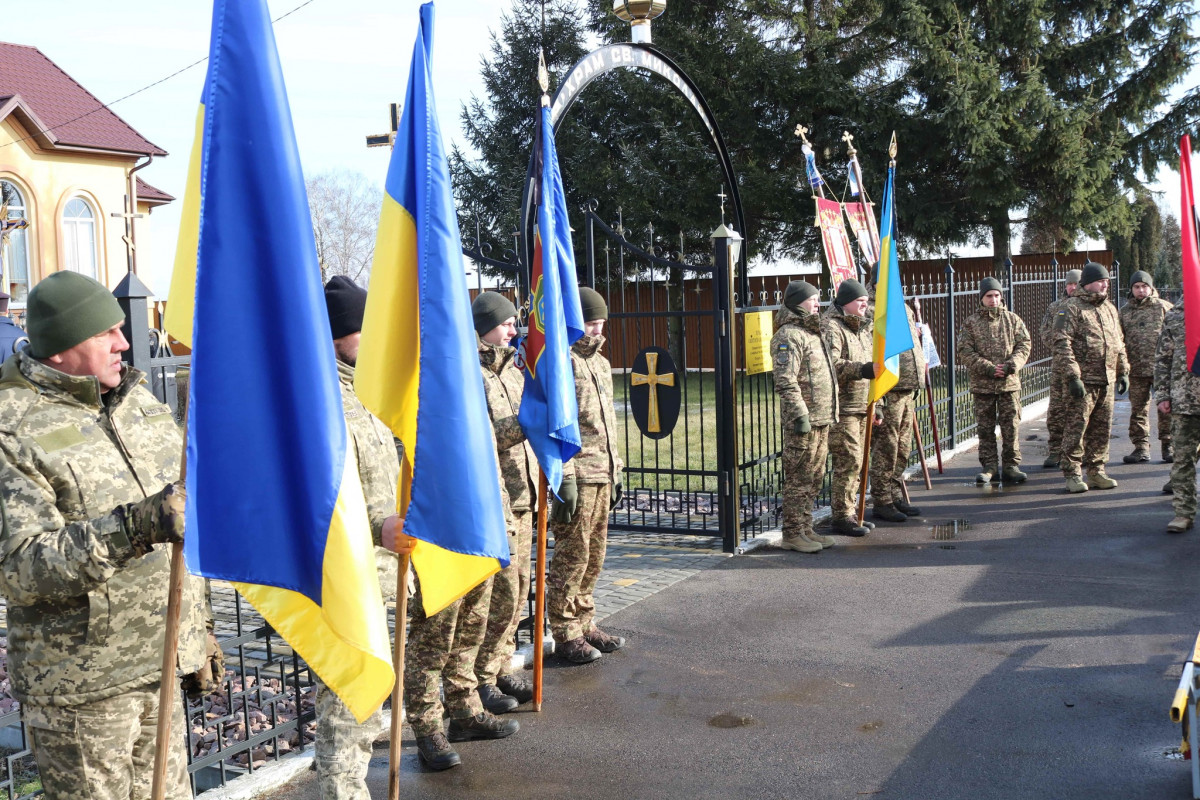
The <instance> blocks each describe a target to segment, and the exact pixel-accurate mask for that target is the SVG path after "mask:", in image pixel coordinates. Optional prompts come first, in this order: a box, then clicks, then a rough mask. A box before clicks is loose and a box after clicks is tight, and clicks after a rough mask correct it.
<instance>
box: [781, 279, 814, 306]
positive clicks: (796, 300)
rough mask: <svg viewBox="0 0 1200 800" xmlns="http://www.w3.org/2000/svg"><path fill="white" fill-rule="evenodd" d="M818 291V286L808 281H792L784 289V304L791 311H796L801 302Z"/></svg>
mask: <svg viewBox="0 0 1200 800" xmlns="http://www.w3.org/2000/svg"><path fill="white" fill-rule="evenodd" d="M816 293H817V287H815V286H813V285H812V284H811V283H809V282H808V281H799V280H797V281H792V282H791V283H789V284H788V285H787V288H786V289H784V290H783V304H784V305H785V306H787V307H788V310H789V311H793V312H794V311H796V309H798V308H800V304H801V303H803V302H804V301H805V300H807V299H808V298H810V297H812V296H814V295H815V294H816Z"/></svg>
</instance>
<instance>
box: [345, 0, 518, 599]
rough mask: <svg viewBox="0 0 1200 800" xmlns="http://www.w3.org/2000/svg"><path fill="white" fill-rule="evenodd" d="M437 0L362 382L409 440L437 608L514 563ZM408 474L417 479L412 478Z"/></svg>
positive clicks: (396, 181)
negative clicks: (447, 107) (436, 82)
mask: <svg viewBox="0 0 1200 800" xmlns="http://www.w3.org/2000/svg"><path fill="white" fill-rule="evenodd" d="M432 40H433V4H432V3H426V4H425V5H423V6H421V24H420V27H419V29H418V32H417V41H416V44H415V45H414V47H413V58H412V67H411V68H410V71H409V74H408V89H407V90H406V93H405V99H404V111H403V113H402V114H401V117H400V129H399V130H398V131H396V144H395V146H394V148H393V150H392V160H391V164H390V165H389V166H388V174H387V181H386V183H385V185H384V197H383V209H382V210H381V211H380V214H379V233H378V236H377V238H376V241H375V259H374V261H373V262H372V264H371V284H370V286H369V287H368V289H367V310H366V315H365V316H364V318H363V329H362V343H361V345H360V347H359V351H358V366H357V367H356V368H355V374H354V390H355V392H356V393H357V394H358V396H359V398H360V399H361V400H362V402H363V405H365V406H366V407H367V408H368V409H370V410H371V412H372V413H373V414H375V416H377V417H379V418H380V419H381V420H383V421H384V423H385V424H387V426H388V427H389V428H391V429H392V431H393V432H394V433H395V434H396V436H398V437H399V438H400V440H401V441H402V442H404V464H403V470H402V473H403V477H402V479H401V487H400V491H399V492H398V493H397V496H398V497H399V498H400V508H401V509H402V511H401V513H402V514H403V515H404V532H405V533H406V534H408V535H409V536H412V537H414V538H415V539H418V540H419V541H418V543H417V546H416V549H415V550H413V555H412V560H413V568H414V569H415V570H416V572H417V577H418V578H419V580H420V582H421V598H422V600H423V602H424V606H425V613H426V614H427V615H433V614H435V613H437V612H438V611H441V610H442V609H443V608H445V607H446V606H448V605H450V604H451V603H453V602H454V601H455V600H457V599H458V598H460V597H462V596H463V595H464V594H466V593H467V592H469V591H470V590H471V589H472V588H474V587H475V586H477V585H478V584H479V583H480V582H482V581H484V580H486V579H487V578H488V577H489V576H491V575H493V574H494V573H496V572H498V571H499V570H500V569H501V568H502V567H506V566H508V559H509V554H508V533H507V529H506V525H505V520H504V509H503V506H502V505H501V503H500V473H499V469H498V467H497V462H496V446H495V439H494V438H493V436H492V428H491V422H490V420H489V418H488V411H487V401H486V399H485V398H484V394H483V374H482V373H481V372H480V368H479V349H478V340H477V338H476V336H475V328H474V326H473V325H472V322H471V302H470V298H469V295H468V293H467V282H466V272H465V270H464V269H463V257H462V249H461V248H462V245H461V244H460V242H461V240H460V238H459V232H458V216H457V214H456V212H455V208H454V200H453V198H452V197H451V194H450V167H449V164H448V162H447V160H446V150H445V147H444V146H443V144H442V134H441V130H440V128H439V127H438V122H437V115H436V114H435V112H434V99H433V74H432V71H431V68H430V62H429V59H430V50H431V46H432ZM407 476H411V481H408V480H405V477H407Z"/></svg>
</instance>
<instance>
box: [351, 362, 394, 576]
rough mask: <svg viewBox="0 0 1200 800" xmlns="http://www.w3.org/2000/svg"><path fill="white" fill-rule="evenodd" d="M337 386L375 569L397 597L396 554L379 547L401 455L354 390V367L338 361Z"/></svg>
mask: <svg viewBox="0 0 1200 800" xmlns="http://www.w3.org/2000/svg"><path fill="white" fill-rule="evenodd" d="M337 370H338V386H339V388H340V389H341V391H342V414H343V415H344V416H345V417H346V428H347V430H349V431H350V442H351V443H352V444H353V445H354V456H355V458H357V459H358V480H359V482H360V483H361V484H362V489H363V497H364V498H365V499H366V501H367V518H368V519H369V520H370V521H371V540H372V541H374V542H375V568H376V570H377V571H378V573H379V588H380V589H381V590H382V591H383V597H384V599H385V600H391V599H392V598H394V597H395V596H396V570H397V568H398V567H399V564H400V560H399V557H398V556H397V555H396V554H395V553H393V552H392V551H391V550H385V549H384V548H383V547H380V546H379V545H380V542H381V536H382V535H383V521H384V520H385V519H387V518H388V517H390V516H391V515H392V514H395V513H396V487H397V485H398V484H399V481H400V456H399V451H398V449H397V448H398V447H399V445H398V444H397V443H396V440H395V438H394V437H393V436H392V432H391V430H389V429H388V426H387V425H384V424H383V423H382V422H380V421H379V420H378V419H376V418H375V416H374V415H373V414H371V412H370V411H367V409H366V406H364V405H363V404H362V401H361V400H359V399H358V395H356V394H355V393H354V367H352V366H350V365H349V364H344V363H342V362H341V361H338V362H337Z"/></svg>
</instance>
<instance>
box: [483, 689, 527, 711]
mask: <svg viewBox="0 0 1200 800" xmlns="http://www.w3.org/2000/svg"><path fill="white" fill-rule="evenodd" d="M475 691H477V692H479V702H481V703H483V707H484V708H486V709H487V710H488V711H489V712H491V713H493V714H507V713H508V712H509V711H512V710H513V709H514V708H516V707H517V706H519V705H521V704H520V703H519V702H518V701H517V698H515V697H509V696H508V695H506V694H505V693H504V692H502V691H500V690H499V689H498V688H497V687H495V686H492V685H491V684H490V683H485V684H484V685H483V686H480V687H479V688H478V689H476V690H475Z"/></svg>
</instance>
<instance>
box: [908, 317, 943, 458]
mask: <svg viewBox="0 0 1200 800" xmlns="http://www.w3.org/2000/svg"><path fill="white" fill-rule="evenodd" d="M913 309H914V310H915V311H916V312H917V324H918V325H924V324H925V323H924V321H923V320H922V319H921V298H919V297H914V298H913ZM918 330H920V331H921V336H922V337H924V335H925V329H924V328H918ZM923 343H924V340H923V339H922V344H923ZM925 400H926V401H927V402H928V403H929V426H930V427H931V428H932V429H933V454H934V455H935V456H937V465H938V475H941V474H942V473H943V472H944V470H943V469H942V437H940V436H939V435H938V424H937V412H936V411H935V410H934V408H933V381H932V380H930V378H929V367H926V368H925ZM925 471H926V472H927V473H928V471H929V470H928V468H925Z"/></svg>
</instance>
